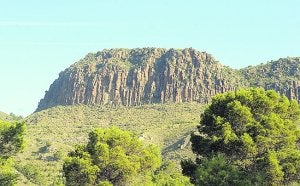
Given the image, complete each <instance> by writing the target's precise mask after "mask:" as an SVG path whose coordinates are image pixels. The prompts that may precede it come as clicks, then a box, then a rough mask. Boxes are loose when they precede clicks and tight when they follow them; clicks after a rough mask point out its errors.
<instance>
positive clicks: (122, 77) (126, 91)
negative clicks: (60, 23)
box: [37, 48, 246, 111]
mask: <svg viewBox="0 0 300 186" xmlns="http://www.w3.org/2000/svg"><path fill="white" fill-rule="evenodd" d="M245 84H246V83H245V82H244V81H243V79H242V78H241V77H240V75H239V73H238V71H237V70H234V69H231V68H229V67H226V66H224V65H222V64H220V63H218V62H217V61H216V60H215V59H214V58H213V57H212V56H211V55H210V54H208V53H206V52H199V51H197V50H195V49H192V48H188V49H183V50H180V49H163V48H136V49H110V50H103V51H100V52H97V53H93V54H92V53H90V54H88V55H87V56H85V57H84V58H83V59H82V60H80V61H79V62H77V63H75V64H73V65H71V66H70V67H69V68H67V69H66V70H64V71H63V72H61V73H60V74H59V77H58V79H56V80H55V81H54V82H53V84H52V85H51V86H50V88H49V90H48V91H47V92H46V94H45V97H44V98H43V99H42V100H41V101H40V102H39V105H38V108H37V111H40V110H43V109H46V108H50V107H53V106H57V105H74V104H102V105H105V104H109V105H125V106H131V105H141V104H146V103H166V102H174V103H179V102H198V103H208V102H209V100H210V98H211V97H212V96H213V95H215V94H217V93H223V92H226V91H229V90H235V89H236V88H238V87H242V86H244V85H245Z"/></svg>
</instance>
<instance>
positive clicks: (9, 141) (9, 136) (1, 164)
mask: <svg viewBox="0 0 300 186" xmlns="http://www.w3.org/2000/svg"><path fill="white" fill-rule="evenodd" d="M24 133H25V124H24V123H20V122H15V123H10V122H6V121H2V120H0V185H13V184H14V183H15V182H16V181H17V175H16V174H15V172H14V169H13V159H12V158H11V156H13V155H14V154H15V153H17V152H19V151H20V150H22V149H23V147H24Z"/></svg>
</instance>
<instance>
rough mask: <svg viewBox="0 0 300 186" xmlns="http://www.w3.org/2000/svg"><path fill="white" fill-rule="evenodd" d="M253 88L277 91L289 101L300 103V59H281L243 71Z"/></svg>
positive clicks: (242, 73)
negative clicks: (293, 100) (294, 100)
mask: <svg viewBox="0 0 300 186" xmlns="http://www.w3.org/2000/svg"><path fill="white" fill-rule="evenodd" d="M241 75H242V76H243V77H244V78H245V79H247V80H248V83H249V86H251V87H262V88H264V89H267V90H270V89H272V90H275V91H276V92H278V93H281V94H283V95H285V96H287V97H288V98H289V99H296V100H297V101H298V102H299V101H300V58H299V57H294V58H290V57H288V58H281V59H279V60H277V61H271V62H268V63H266V64H261V65H258V66H253V67H251V66H250V67H247V68H244V69H241Z"/></svg>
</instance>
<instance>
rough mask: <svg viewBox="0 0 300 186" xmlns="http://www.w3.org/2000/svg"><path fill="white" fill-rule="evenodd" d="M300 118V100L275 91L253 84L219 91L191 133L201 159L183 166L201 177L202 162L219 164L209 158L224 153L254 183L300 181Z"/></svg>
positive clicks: (193, 146)
mask: <svg viewBox="0 0 300 186" xmlns="http://www.w3.org/2000/svg"><path fill="white" fill-rule="evenodd" d="M299 119H300V110H299V106H298V104H297V102H296V101H294V100H291V101H290V100H288V99H287V98H286V97H285V96H280V95H279V94H277V93H276V92H275V91H271V90H270V91H265V90H263V89H260V88H251V89H240V90H238V91H235V92H227V93H224V94H219V95H216V96H215V97H214V98H213V99H212V103H211V104H210V105H209V106H208V107H207V109H206V110H205V111H204V113H203V114H202V115H201V121H200V125H199V126H198V133H195V134H193V135H192V137H191V141H192V150H193V152H194V153H196V154H197V155H198V159H197V161H196V163H194V164H191V163H188V162H187V161H185V162H183V163H182V165H183V169H184V170H183V172H184V173H185V174H187V175H189V176H191V180H192V181H193V182H195V183H198V182H197V181H199V180H201V179H203V176H204V177H205V175H203V174H201V171H202V173H203V172H205V171H203V168H204V167H205V166H206V167H209V168H211V167H212V166H213V165H214V164H212V163H207V161H216V159H215V157H217V156H220V154H221V156H223V157H224V158H225V160H226V161H224V162H225V165H227V166H234V167H231V168H230V171H233V172H236V171H239V173H240V174H241V175H244V176H240V178H241V179H244V180H245V179H247V181H248V183H249V184H255V183H260V184H268V185H269V184H286V183H289V182H292V181H299V180H300V150H299V142H300V130H299ZM297 143H298V144H297ZM209 165H210V166H209ZM219 167H220V166H219ZM235 168H237V169H235ZM227 169H228V167H227ZM206 171H207V170H206ZM230 171H229V172H230ZM235 174H236V173H235ZM199 175H201V176H200V177H199ZM206 178H207V177H206ZM208 180H209V179H208ZM206 181H207V180H206ZM201 183H202V185H204V184H203V182H201ZM226 184H227V185H230V183H229V182H227V183H225V184H223V185H226ZM242 184H245V183H242Z"/></svg>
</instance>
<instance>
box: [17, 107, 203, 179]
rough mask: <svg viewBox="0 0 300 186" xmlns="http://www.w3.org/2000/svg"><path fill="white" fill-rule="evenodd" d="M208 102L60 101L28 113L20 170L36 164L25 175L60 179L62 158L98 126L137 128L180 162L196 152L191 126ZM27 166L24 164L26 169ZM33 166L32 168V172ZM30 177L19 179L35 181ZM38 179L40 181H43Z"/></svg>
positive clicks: (137, 132)
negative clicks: (64, 103) (72, 103)
mask: <svg viewBox="0 0 300 186" xmlns="http://www.w3.org/2000/svg"><path fill="white" fill-rule="evenodd" d="M202 110H203V105H200V104H196V103H171V104H151V105H150V104H146V105H142V106H128V107H125V106H119V107H114V106H101V105H93V106H92V105H76V106H57V107H53V108H50V109H46V110H43V111H40V112H36V113H34V114H32V115H30V116H28V117H27V118H25V121H26V123H27V134H26V141H27V147H26V148H25V150H24V152H23V153H20V154H18V155H17V157H15V159H16V161H17V167H18V170H23V169H24V168H23V169H22V167H26V166H32V167H34V170H37V171H36V173H33V172H34V171H33V170H27V169H28V168H27V169H25V170H26V172H25V173H24V174H25V175H26V174H27V175H34V174H38V176H35V177H36V178H35V179H36V180H34V179H33V182H35V183H37V184H38V183H39V182H40V181H41V180H43V185H50V184H52V183H53V181H55V180H57V179H58V178H59V177H58V175H59V174H60V170H61V169H62V160H63V158H64V157H65V156H66V154H67V153H68V152H69V151H70V150H71V149H73V147H74V145H75V144H82V143H85V142H87V139H88V133H89V132H90V131H92V130H93V129H94V128H95V127H108V126H112V125H115V126H119V127H120V128H122V129H127V130H130V131H133V132H135V133H136V134H137V135H138V136H139V138H140V139H141V140H144V141H145V142H147V143H151V144H155V145H158V146H159V147H160V149H161V150H162V155H163V157H164V158H165V159H171V160H174V161H175V162H177V166H178V167H179V161H180V160H181V159H182V158H189V157H193V156H194V155H193V154H192V151H191V149H190V144H189V135H190V133H191V131H194V130H196V125H198V124H199V120H200V114H201V113H202ZM23 171H24V170H23ZM28 171H29V172H30V171H31V172H30V173H28ZM30 184H31V183H30V182H29V181H28V180H27V181H26V179H23V180H21V181H20V183H19V185H30ZM38 185H39V184H38Z"/></svg>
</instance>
